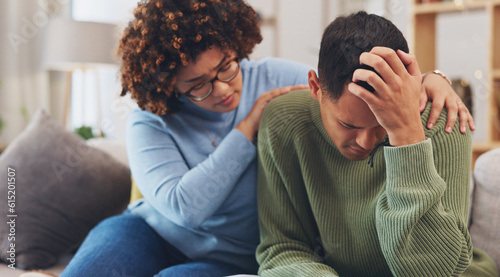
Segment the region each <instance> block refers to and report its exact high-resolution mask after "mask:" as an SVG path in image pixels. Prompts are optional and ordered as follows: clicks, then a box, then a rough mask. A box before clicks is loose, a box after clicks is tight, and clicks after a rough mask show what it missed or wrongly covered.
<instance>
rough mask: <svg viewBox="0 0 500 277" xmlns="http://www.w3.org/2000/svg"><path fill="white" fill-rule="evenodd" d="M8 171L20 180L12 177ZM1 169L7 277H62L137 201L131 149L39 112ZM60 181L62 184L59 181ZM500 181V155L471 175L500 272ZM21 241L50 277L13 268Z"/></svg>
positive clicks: (482, 245) (22, 251)
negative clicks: (103, 227)
mask: <svg viewBox="0 0 500 277" xmlns="http://www.w3.org/2000/svg"><path fill="white" fill-rule="evenodd" d="M58 149H59V150H60V151H59V150H58ZM58 151H59V152H58ZM8 168H12V169H14V170H16V172H15V173H12V172H9V171H8V170H5V169H8ZM0 169H1V172H0V179H1V180H8V179H7V178H9V177H11V176H14V179H15V181H13V182H11V183H12V184H11V183H9V184H11V185H10V188H9V186H4V185H2V187H0V198H1V199H7V197H8V196H9V195H11V193H9V190H10V191H12V190H14V189H15V190H16V192H17V194H16V195H15V196H16V197H17V198H15V202H11V203H14V204H15V205H14V208H13V210H12V212H10V210H9V209H10V207H9V206H8V204H9V203H7V202H8V201H6V200H2V201H1V202H0V209H1V210H2V211H4V215H5V214H7V220H10V219H16V220H17V221H15V223H16V224H17V225H15V226H14V228H15V230H14V234H13V233H12V232H11V231H12V229H10V226H8V225H6V224H2V225H3V226H2V225H0V251H1V253H0V258H1V260H2V263H1V264H0V276H2V277H10V276H12V277H17V276H22V277H37V276H58V275H59V274H60V272H62V270H63V269H64V267H65V265H66V264H67V263H68V261H69V260H70V259H71V256H72V254H73V253H74V251H75V250H76V248H77V247H78V245H79V243H81V241H82V240H83V238H84V237H85V235H86V233H87V232H88V231H89V230H90V229H91V228H92V227H93V226H94V225H95V224H97V223H98V222H99V221H100V220H102V219H104V218H105V217H108V216H111V215H114V214H118V213H120V212H121V211H123V209H125V207H126V205H127V203H128V201H129V196H130V170H129V168H128V161H127V155H126V151H125V145H124V144H123V142H117V141H111V140H107V139H102V138H101V139H93V140H90V141H86V142H85V141H83V140H81V139H80V138H78V137H76V136H75V135H74V134H72V133H70V132H68V131H66V130H65V129H64V128H63V127H62V126H59V125H58V123H56V122H55V121H54V120H52V119H51V118H50V116H49V115H47V114H46V113H45V112H44V111H38V112H37V113H36V114H35V115H34V117H33V119H32V121H31V122H30V124H29V125H28V126H27V127H26V129H25V131H23V133H22V134H20V135H19V136H18V137H17V138H16V139H15V140H14V141H13V142H12V143H11V144H10V145H9V146H8V147H7V149H6V150H5V151H4V152H3V153H2V154H0ZM48 173H51V174H48ZM53 173H56V174H55V175H56V177H51V176H53V175H54V174H53ZM499 173H500V148H499V149H494V150H491V151H489V152H486V153H484V154H483V155H481V156H480V157H479V158H478V159H477V160H476V163H475V168H474V170H473V172H472V174H471V198H470V199H471V200H470V201H471V205H470V207H471V209H470V222H469V224H470V225H469V230H470V234H471V237H472V241H473V244H474V246H475V247H477V248H479V249H482V250H483V251H485V252H487V253H488V254H489V255H490V256H491V257H492V258H493V259H494V260H495V262H496V263H497V265H498V267H499V272H500V174H499ZM9 174H10V175H9ZM59 177H61V178H59ZM24 186H26V188H24ZM96 194H97V195H96ZM58 209H59V210H58ZM46 210H49V212H47V211H46ZM54 210H55V212H54V213H53V214H51V212H53V211H54ZM30 214H31V215H32V216H31V217H30V216H28V215H30ZM61 214H62V215H61ZM14 215H16V217H14ZM33 215H34V216H33ZM32 217H33V218H32ZM24 218H27V219H24ZM23 220H24V221H23ZM25 221H26V222H25ZM25 223H28V227H24V225H23V224H25ZM47 230H48V232H47ZM13 237H15V241H14V242H15V244H16V245H15V251H16V253H15V258H16V264H18V265H19V264H22V265H23V266H30V267H31V268H34V267H36V266H37V265H39V266H38V267H40V268H43V269H42V270H43V272H30V273H28V272H25V271H24V270H21V269H12V268H11V267H12V266H11V267H9V260H8V258H9V253H8V251H9V250H11V247H10V243H12V242H13V241H12V240H11V241H9V238H13ZM60 237H63V238H64V239H63V240H60ZM47 266H48V268H45V267H47ZM238 276H240V277H243V276H249V275H238Z"/></svg>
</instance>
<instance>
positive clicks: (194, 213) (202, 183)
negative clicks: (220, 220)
mask: <svg viewBox="0 0 500 277" xmlns="http://www.w3.org/2000/svg"><path fill="white" fill-rule="evenodd" d="M127 153H128V156H129V161H130V168H131V171H132V175H133V176H134V179H135V180H136V182H137V185H138V187H139V189H140V191H141V193H142V194H143V195H144V197H145V199H146V200H147V201H148V202H149V203H150V204H151V205H152V206H153V207H154V208H155V209H156V210H158V211H159V212H160V213H161V214H162V215H164V216H165V217H167V218H168V219H170V220H172V221H173V222H174V223H176V224H178V225H181V226H185V227H191V228H195V227H197V226H199V225H200V224H202V223H203V222H204V221H205V220H206V219H207V218H208V217H210V216H211V215H213V213H214V212H215V211H216V210H217V209H218V208H219V207H220V205H221V204H222V203H223V201H224V200H225V199H226V198H227V196H228V195H229V193H230V192H231V190H232V189H233V188H234V186H235V184H236V183H237V180H238V179H239V177H240V176H241V175H242V174H243V172H244V171H245V170H246V169H247V167H248V165H249V164H250V163H251V162H252V160H253V159H254V158H255V155H256V147H255V145H254V144H252V143H251V142H250V141H249V140H248V139H247V138H246V137H245V136H244V135H243V134H242V133H241V132H240V131H238V130H236V129H233V130H232V131H230V132H229V134H228V135H227V136H226V137H225V138H224V139H223V140H222V141H221V143H220V144H219V146H218V147H217V148H216V149H215V151H214V152H213V153H212V154H210V155H209V156H208V157H207V158H206V159H205V160H204V161H202V162H200V163H199V164H198V165H196V166H194V167H192V168H189V166H188V165H187V164H186V161H185V160H184V158H183V155H184V154H186V153H181V151H180V150H179V148H178V147H177V145H176V143H175V141H174V140H173V139H172V137H171V136H170V134H169V133H168V127H167V126H165V123H164V122H162V121H161V120H156V119H153V118H150V117H148V116H145V115H144V114H143V113H141V112H133V113H131V117H129V122H128V126H127ZM187 154H189V153H187Z"/></svg>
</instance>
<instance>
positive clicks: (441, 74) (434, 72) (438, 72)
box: [422, 69, 451, 86]
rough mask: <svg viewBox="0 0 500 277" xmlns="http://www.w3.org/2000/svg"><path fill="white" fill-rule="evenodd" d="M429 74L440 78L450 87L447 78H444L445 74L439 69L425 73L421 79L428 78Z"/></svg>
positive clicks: (449, 81)
mask: <svg viewBox="0 0 500 277" xmlns="http://www.w3.org/2000/svg"><path fill="white" fill-rule="evenodd" d="M429 74H432V75H437V76H439V77H441V78H443V79H444V80H445V81H446V82H447V83H448V84H449V85H450V86H451V80H450V79H449V78H448V76H446V74H444V73H443V72H442V71H441V70H439V69H436V70H434V71H432V72H427V73H424V74H423V75H422V78H425V77H426V76H429Z"/></svg>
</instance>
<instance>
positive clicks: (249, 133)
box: [236, 119, 257, 142]
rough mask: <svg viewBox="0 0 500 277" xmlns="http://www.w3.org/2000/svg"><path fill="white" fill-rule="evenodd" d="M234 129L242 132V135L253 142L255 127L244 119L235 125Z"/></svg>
mask: <svg viewBox="0 0 500 277" xmlns="http://www.w3.org/2000/svg"><path fill="white" fill-rule="evenodd" d="M236 129H237V130H239V131H240V132H241V133H243V135H245V137H247V139H248V140H249V141H251V142H253V140H254V138H255V134H256V133H257V129H256V128H252V127H251V125H249V124H248V123H247V121H246V120H245V119H244V120H242V121H241V122H240V123H239V124H238V125H237V126H236Z"/></svg>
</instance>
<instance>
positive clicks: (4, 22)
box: [0, 0, 500, 151]
mask: <svg viewBox="0 0 500 277" xmlns="http://www.w3.org/2000/svg"><path fill="white" fill-rule="evenodd" d="M248 2H249V3H250V4H251V5H252V6H253V7H254V8H255V9H256V10H257V11H258V13H259V15H260V17H261V19H262V33H263V37H264V40H263V42H262V43H261V44H260V45H258V46H257V48H256V49H255V51H254V53H253V54H252V56H251V58H252V59H256V60H258V59H261V58H263V57H266V56H276V57H282V58H285V59H290V60H295V61H298V62H302V63H306V64H309V65H312V66H316V65H317V62H318V61H317V56H318V52H319V43H320V40H321V34H322V32H323V29H324V28H325V27H326V26H327V25H328V24H329V23H330V22H331V21H332V20H333V19H334V18H335V17H337V16H339V15H345V14H350V13H352V12H356V11H358V10H366V11H367V12H369V13H376V14H379V15H381V16H384V17H386V18H388V19H390V20H392V21H393V22H394V23H395V24H396V25H397V26H398V27H399V29H400V30H401V31H402V32H403V34H405V36H406V38H407V39H408V41H409V42H410V45H411V48H412V49H411V51H412V52H413V51H415V50H414V49H413V48H415V47H418V48H419V49H418V51H417V53H419V55H417V58H418V59H419V63H420V61H421V59H422V60H423V59H430V60H431V61H430V62H429V61H425V62H423V64H424V66H422V64H421V66H422V70H423V71H424V70H425V71H429V70H431V71H432V70H434V69H440V70H441V71H443V72H445V73H446V74H447V75H448V76H449V77H450V78H451V79H455V82H454V84H455V87H457V92H458V91H459V90H460V91H462V93H464V92H465V94H464V95H466V96H464V97H468V98H469V100H472V101H471V102H472V110H473V112H474V118H475V121H476V126H477V131H476V132H474V134H473V140H474V142H475V143H476V144H477V145H482V146H483V147H489V146H488V145H489V144H491V143H496V142H495V141H496V140H499V139H500V137H499V136H498V133H500V131H499V129H498V126H496V129H495V125H494V124H495V122H492V119H491V118H492V115H495V116H496V114H497V110H495V109H492V105H491V104H492V101H494V99H497V98H496V97H494V96H492V94H491V93H492V92H493V91H494V88H495V87H496V93H497V95H498V94H500V92H499V91H498V87H499V86H498V83H499V80H500V77H498V76H496V75H495V74H496V73H494V72H495V68H497V71H498V69H499V68H500V66H499V65H498V64H495V63H494V62H492V60H499V57H498V56H499V55H500V54H499V53H498V52H496V51H500V50H499V49H500V48H499V47H496V46H497V45H498V44H500V43H498V40H499V38H500V26H499V25H500V23H499V22H498V21H499V19H495V18H496V17H500V8H499V7H500V3H499V2H498V0H489V1H488V0H483V1H479V0H477V1H445V2H440V1H431V2H439V3H421V2H420V0H414V1H411V0H349V1H342V0H311V1H303V0H302V1H300V0H248ZM425 2H428V1H425ZM0 4H1V5H0V6H1V7H2V9H1V10H0V37H1V39H0V82H1V83H0V147H2V146H3V147H5V146H6V145H8V144H9V142H11V141H12V140H13V139H14V138H15V137H16V136H17V135H18V134H19V133H20V132H21V131H22V130H23V129H24V127H25V126H26V124H27V123H28V122H29V120H30V118H31V115H32V114H33V113H34V111H35V110H36V109H37V108H39V107H42V108H44V109H45V110H46V111H47V112H48V113H49V114H50V115H51V116H52V117H53V118H55V119H57V120H59V121H60V122H61V123H62V124H64V125H65V126H66V127H67V128H68V129H69V130H76V129H79V128H80V129H79V132H80V133H81V134H83V135H85V134H86V135H87V136H100V135H103V136H105V137H106V138H109V139H113V140H120V141H123V140H124V126H125V121H126V118H127V115H128V112H129V111H130V110H131V109H133V108H134V107H135V104H134V103H133V102H132V101H131V100H130V99H129V98H128V97H119V96H118V95H119V93H120V91H121V88H120V84H119V82H118V80H119V78H118V75H117V70H118V65H117V64H116V63H115V62H114V61H113V60H112V54H113V53H114V47H116V42H117V41H118V39H119V36H120V32H121V30H122V29H123V28H124V26H125V25H126V24H127V22H128V21H129V20H130V18H131V16H132V10H133V9H134V7H135V6H136V5H137V0H0ZM92 23H95V24H92ZM110 33H112V37H111V36H110V35H109V34H110ZM415 40H418V42H421V43H420V44H419V43H415ZM492 41H493V42H492ZM495 43H497V44H495ZM415 45H416V46H415ZM424 56H425V57H424ZM493 56H496V58H495V57H493ZM492 71H493V72H492ZM497 73H498V72H497ZM492 74H493V75H495V76H496V77H495V76H493V75H492ZM497 75H498V74H497ZM495 84H497V85H496V86H495ZM467 92H468V94H467ZM467 95H469V96H467ZM464 100H465V101H467V99H464ZM496 107H498V105H497V106H496ZM497 123H498V122H497ZM492 126H493V127H492ZM82 127H84V128H83V129H82ZM485 145H486V146H485ZM479 148H480V147H479ZM478 151H480V150H478ZM481 151H482V150H481Z"/></svg>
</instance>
